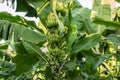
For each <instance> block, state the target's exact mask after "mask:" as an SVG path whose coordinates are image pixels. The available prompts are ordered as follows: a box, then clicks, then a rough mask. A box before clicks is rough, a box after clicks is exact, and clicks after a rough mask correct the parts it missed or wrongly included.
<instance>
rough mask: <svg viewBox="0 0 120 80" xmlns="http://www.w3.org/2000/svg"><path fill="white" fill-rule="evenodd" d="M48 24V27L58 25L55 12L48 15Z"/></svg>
mask: <svg viewBox="0 0 120 80" xmlns="http://www.w3.org/2000/svg"><path fill="white" fill-rule="evenodd" d="M46 24H47V27H48V28H52V27H56V26H58V22H57V20H56V18H55V16H54V14H53V13H52V12H50V14H49V15H48V17H47V21H46Z"/></svg>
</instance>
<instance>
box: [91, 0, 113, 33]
mask: <svg viewBox="0 0 120 80" xmlns="http://www.w3.org/2000/svg"><path fill="white" fill-rule="evenodd" d="M106 1H110V0H94V1H93V12H95V16H97V17H98V18H102V19H104V20H108V21H109V20H111V7H110V3H107V4H106V3H105V2H106ZM93 25H94V27H95V29H96V31H98V33H101V32H103V31H104V30H105V29H106V26H105V25H96V24H93Z"/></svg>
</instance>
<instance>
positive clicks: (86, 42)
mask: <svg viewBox="0 0 120 80" xmlns="http://www.w3.org/2000/svg"><path fill="white" fill-rule="evenodd" d="M100 40H101V35H100V34H96V33H93V34H90V35H88V36H87V37H85V38H82V39H80V40H77V41H76V43H75V44H74V45H73V53H78V52H79V51H81V50H89V49H90V48H92V47H94V46H96V45H97V44H98V43H99V41H100Z"/></svg>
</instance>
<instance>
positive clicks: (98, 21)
mask: <svg viewBox="0 0 120 80" xmlns="http://www.w3.org/2000/svg"><path fill="white" fill-rule="evenodd" d="M93 23H96V24H100V25H105V26H106V27H115V28H120V27H119V26H120V23H118V22H116V21H106V20H103V19H102V18H93Z"/></svg>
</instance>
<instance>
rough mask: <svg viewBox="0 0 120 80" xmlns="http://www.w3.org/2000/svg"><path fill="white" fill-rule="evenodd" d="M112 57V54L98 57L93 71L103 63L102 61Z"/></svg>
mask: <svg viewBox="0 0 120 80" xmlns="http://www.w3.org/2000/svg"><path fill="white" fill-rule="evenodd" d="M112 56H113V54H106V55H102V56H100V57H99V59H98V61H97V62H96V63H95V65H94V67H93V70H95V69H96V68H97V67H98V66H99V65H101V64H102V63H103V62H104V60H106V59H109V58H110V57H112Z"/></svg>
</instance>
